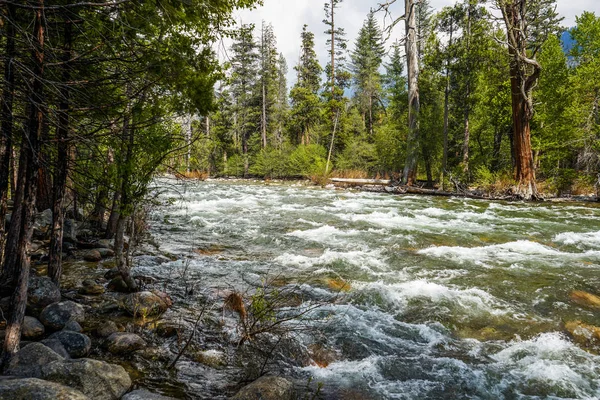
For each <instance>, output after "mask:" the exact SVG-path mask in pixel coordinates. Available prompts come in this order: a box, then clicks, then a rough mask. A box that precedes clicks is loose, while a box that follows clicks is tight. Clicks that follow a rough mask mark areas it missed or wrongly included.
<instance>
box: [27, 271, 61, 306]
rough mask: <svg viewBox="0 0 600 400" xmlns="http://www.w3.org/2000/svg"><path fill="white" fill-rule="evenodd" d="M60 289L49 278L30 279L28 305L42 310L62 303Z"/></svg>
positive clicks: (36, 277)
mask: <svg viewBox="0 0 600 400" xmlns="http://www.w3.org/2000/svg"><path fill="white" fill-rule="evenodd" d="M60 297H61V296H60V289H59V288H58V287H57V286H56V285H55V284H54V283H52V280H51V279H50V278H48V277H47V276H39V277H38V276H35V277H32V278H30V279H29V289H28V290H27V304H28V305H29V307H31V308H36V309H39V310H42V309H43V308H44V307H46V306H49V305H50V304H52V303H56V302H59V301H60Z"/></svg>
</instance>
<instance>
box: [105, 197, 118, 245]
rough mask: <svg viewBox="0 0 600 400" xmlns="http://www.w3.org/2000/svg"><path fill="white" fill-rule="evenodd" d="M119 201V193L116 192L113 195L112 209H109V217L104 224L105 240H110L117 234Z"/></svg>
mask: <svg viewBox="0 0 600 400" xmlns="http://www.w3.org/2000/svg"><path fill="white" fill-rule="evenodd" d="M120 201H121V192H120V191H119V190H116V191H115V193H114V195H113V201H112V207H111V208H110V216H109V217H108V222H107V223H106V232H105V235H104V238H105V239H112V238H114V237H115V233H116V232H117V222H118V221H119V203H120Z"/></svg>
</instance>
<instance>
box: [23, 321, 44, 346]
mask: <svg viewBox="0 0 600 400" xmlns="http://www.w3.org/2000/svg"><path fill="white" fill-rule="evenodd" d="M45 331H46V329H45V328H44V325H43V324H42V323H41V322H40V321H38V319H37V318H33V317H27V316H26V317H25V318H24V319H23V325H22V327H21V337H23V338H24V339H31V340H35V339H39V338H40V337H42V336H44V332H45Z"/></svg>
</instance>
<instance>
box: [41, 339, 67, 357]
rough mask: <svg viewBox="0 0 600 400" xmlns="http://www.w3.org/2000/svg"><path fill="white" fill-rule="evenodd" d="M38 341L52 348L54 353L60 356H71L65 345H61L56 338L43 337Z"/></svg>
mask: <svg viewBox="0 0 600 400" xmlns="http://www.w3.org/2000/svg"><path fill="white" fill-rule="evenodd" d="M40 343H41V344H43V345H44V346H46V347H49V348H50V349H52V350H53V351H54V352H55V353H56V354H58V355H59V356H61V357H64V358H71V356H70V355H69V353H68V352H67V350H66V349H65V346H63V344H62V343H61V342H60V340H58V339H44V340H42V341H41V342H40Z"/></svg>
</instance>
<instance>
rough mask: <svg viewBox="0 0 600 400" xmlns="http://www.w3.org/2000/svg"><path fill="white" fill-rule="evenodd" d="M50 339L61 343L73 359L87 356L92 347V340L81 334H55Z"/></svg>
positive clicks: (61, 332)
mask: <svg viewBox="0 0 600 400" xmlns="http://www.w3.org/2000/svg"><path fill="white" fill-rule="evenodd" d="M48 339H56V340H58V341H59V342H61V343H62V345H63V346H64V347H65V350H67V353H69V355H70V356H71V357H72V358H82V357H85V356H87V355H88V353H89V352H90V349H91V347H92V341H91V340H90V338H89V337H87V336H86V335H84V334H83V333H79V332H73V331H60V332H56V333H53V334H52V335H50V337H48Z"/></svg>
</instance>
